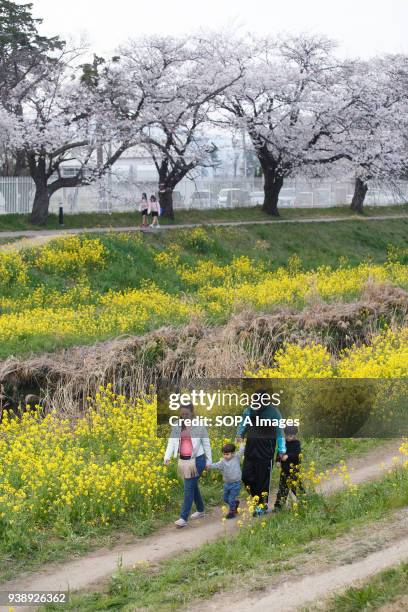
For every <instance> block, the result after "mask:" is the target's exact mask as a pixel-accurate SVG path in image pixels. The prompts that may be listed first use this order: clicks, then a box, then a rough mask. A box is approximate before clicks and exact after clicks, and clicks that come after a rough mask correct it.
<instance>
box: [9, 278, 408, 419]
mask: <svg viewBox="0 0 408 612" xmlns="http://www.w3.org/2000/svg"><path fill="white" fill-rule="evenodd" d="M407 320H408V293H407V292H406V291H404V290H403V289H399V288H396V287H391V286H388V285H382V286H378V285H377V286H374V285H368V286H367V288H366V291H365V293H364V295H363V297H362V298H361V299H360V300H359V301H356V302H352V303H341V302H338V303H335V304H326V303H323V302H318V301H315V302H314V303H313V304H311V305H309V306H307V307H306V308H305V309H304V310H302V311H301V312H295V311H294V310H292V309H290V308H286V309H283V308H281V309H279V310H278V311H276V312H274V313H273V314H259V313H255V312H253V311H250V310H243V311H242V312H240V313H239V314H237V315H235V316H233V317H232V318H231V319H230V321H229V322H228V323H227V324H226V325H223V326H219V327H211V326H208V325H205V324H204V323H201V322H197V323H190V324H188V325H185V326H183V327H180V328H173V327H163V328H161V329H158V330H156V331H154V332H150V333H148V334H145V335H144V336H140V337H121V338H117V339H115V340H112V341H109V342H103V343H99V344H95V345H93V346H90V347H76V348H72V349H66V350H63V351H59V352H57V353H54V354H45V355H40V356H33V357H31V358H26V359H18V358H15V357H10V358H9V359H7V360H6V361H3V362H0V383H1V384H2V386H3V390H4V395H5V396H6V397H7V398H8V402H9V403H10V405H18V403H21V402H23V401H24V398H25V397H26V395H27V394H28V393H33V394H36V395H39V396H40V397H41V398H43V401H44V403H45V404H46V405H47V406H54V407H57V408H58V409H59V410H61V411H64V412H69V413H70V414H78V413H80V412H81V411H82V410H83V408H84V405H85V403H86V397H87V396H88V395H91V396H92V395H94V394H95V392H96V391H97V389H98V387H99V386H100V385H104V384H106V383H108V382H110V383H112V386H113V388H114V390H116V391H117V392H121V393H126V394H137V393H139V392H140V391H141V390H146V389H147V388H148V387H149V385H151V384H153V385H154V384H156V383H157V382H158V381H159V380H162V379H167V380H174V381H176V380H177V381H179V380H181V381H183V380H184V381H186V380H191V378H205V377H207V378H224V377H225V378H227V377H240V376H242V375H243V372H244V370H245V369H246V368H249V369H256V368H257V367H259V365H260V364H262V365H268V364H271V363H273V358H274V354H275V352H276V350H277V349H279V347H281V346H282V344H283V343H284V342H295V343H297V344H305V343H307V342H310V341H313V340H314V341H317V342H321V343H323V344H324V345H326V346H327V347H328V348H329V350H330V351H331V352H332V353H333V354H336V353H337V352H338V351H340V350H342V349H344V348H345V347H347V346H351V345H353V344H361V343H364V342H369V341H370V338H371V337H372V335H373V334H374V333H376V332H378V330H379V329H380V328H382V327H383V326H384V324H387V325H390V326H396V325H403V324H406V323H407Z"/></svg>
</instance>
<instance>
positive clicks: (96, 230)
mask: <svg viewBox="0 0 408 612" xmlns="http://www.w3.org/2000/svg"><path fill="white" fill-rule="evenodd" d="M390 219H408V215H407V214H405V215H403V214H397V215H373V216H372V217H360V216H358V215H347V216H344V217H306V218H300V219H271V220H268V219H262V220H260V221H211V220H208V221H207V222H201V223H179V224H174V225H161V226H160V228H158V229H150V228H149V229H148V230H142V229H141V228H140V227H139V226H135V225H133V226H125V227H83V228H82V227H81V228H73V229H68V228H64V229H60V230H55V229H54V230H43V229H39V230H19V231H1V230H0V238H34V237H39V236H44V237H45V236H48V237H49V238H48V239H49V240H52V238H56V237H58V236H62V235H63V234H64V235H66V234H105V233H109V232H140V231H147V232H149V233H151V232H153V233H154V232H157V231H160V232H161V231H163V230H177V229H191V228H194V227H203V226H205V225H217V226H240V225H273V224H275V225H276V224H279V225H281V224H288V223H289V224H293V223H337V222H341V221H357V222H358V221H360V222H367V221H387V220H390ZM6 246H7V245H6Z"/></svg>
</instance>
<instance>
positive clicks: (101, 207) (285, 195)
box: [0, 175, 408, 214]
mask: <svg viewBox="0 0 408 612" xmlns="http://www.w3.org/2000/svg"><path fill="white" fill-rule="evenodd" d="M353 191H354V181H353V180H344V181H340V180H316V179H313V180H307V179H303V178H296V179H292V180H287V181H285V182H284V186H283V187H282V190H281V192H280V195H279V207H280V208H302V207H303V208H306V207H307V208H325V207H326V208H327V207H329V206H348V205H350V203H351V199H352V196H353ZM143 192H146V193H147V195H148V196H150V195H151V194H156V195H157V181H154V180H146V181H143V182H141V181H138V182H136V181H132V180H130V179H126V180H118V179H117V177H115V176H112V175H110V176H107V177H105V178H104V180H103V181H100V182H98V183H95V184H93V185H86V186H80V187H75V188H69V189H68V188H65V189H60V190H59V191H57V192H56V193H55V194H54V195H53V196H52V198H51V204H50V212H54V213H57V212H58V209H59V207H60V206H62V207H63V208H64V212H65V213H67V214H75V213H81V212H106V213H112V212H126V211H134V210H136V209H137V207H138V205H139V202H140V199H141V195H142V193H143ZM34 193H35V187H34V182H33V181H32V179H31V178H29V177H0V214H9V213H17V214H27V213H29V212H30V211H31V208H32V204H33V200H34ZM263 197H264V193H263V179H262V178H250V179H245V178H211V179H210V178H208V179H205V178H204V179H203V178H201V179H196V180H189V179H184V180H183V181H181V182H180V183H179V185H177V188H176V189H175V191H174V194H173V203H174V207H175V208H176V209H190V208H201V209H209V208H237V207H240V206H242V207H244V206H258V205H260V204H262V202H263ZM407 201H408V181H401V182H399V183H398V185H393V186H392V187H391V186H387V185H385V184H375V185H370V189H369V191H368V193H367V196H366V200H365V204H367V205H371V206H386V205H390V204H403V203H406V202H407Z"/></svg>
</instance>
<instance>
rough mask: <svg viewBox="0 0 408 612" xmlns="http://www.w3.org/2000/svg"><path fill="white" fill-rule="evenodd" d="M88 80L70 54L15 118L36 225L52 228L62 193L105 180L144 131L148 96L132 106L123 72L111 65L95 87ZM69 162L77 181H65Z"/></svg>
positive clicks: (16, 139) (50, 71) (51, 68)
mask: <svg viewBox="0 0 408 612" xmlns="http://www.w3.org/2000/svg"><path fill="white" fill-rule="evenodd" d="M73 57H75V60H76V61H75V62H74V64H73V62H72V59H73ZM115 63H116V62H115V61H114V62H112V64H113V65H114V64H115ZM86 74H87V73H86V71H83V70H81V69H80V67H79V66H78V58H77V54H76V52H71V51H67V50H64V51H63V52H62V53H61V55H60V57H59V58H58V61H53V62H52V63H51V64H49V65H48V67H47V71H46V73H45V74H43V77H42V79H41V80H40V81H39V82H38V83H37V84H36V87H35V88H34V89H33V90H32V91H31V92H30V93H29V95H27V97H26V99H25V101H24V104H23V107H22V110H23V112H22V114H19V115H18V116H16V115H15V114H14V116H13V114H12V113H9V116H10V123H14V125H15V124H16V121H17V130H14V133H15V137H14V139H13V144H14V147H15V148H16V149H18V150H22V151H23V152H24V155H25V158H26V160H27V165H28V168H29V172H30V175H31V177H32V178H33V180H34V183H35V196H34V203H33V209H32V213H31V219H30V220H31V223H33V224H44V223H45V222H46V220H47V216H48V209H49V202H50V198H51V196H52V195H53V194H54V193H55V192H56V191H57V190H58V189H61V188H63V187H75V186H77V185H81V184H89V183H91V182H93V181H95V180H97V179H98V178H100V177H102V176H103V174H104V173H105V172H106V171H107V170H108V169H109V168H110V167H111V166H112V164H113V163H114V162H115V161H116V160H117V159H118V158H119V157H120V155H122V154H123V152H124V151H126V149H127V148H129V147H130V146H132V145H133V144H134V142H135V140H136V138H137V134H138V132H139V131H140V128H141V124H140V123H139V118H140V117H141V109H142V108H143V102H144V94H143V92H142V90H141V89H140V90H139V93H138V95H137V94H136V90H135V88H134V89H133V97H132V99H131V100H129V97H128V96H127V89H126V86H124V84H123V81H122V73H121V71H120V70H117V69H116V68H115V67H114V66H111V65H107V66H104V69H103V71H101V74H100V75H99V76H98V78H95V80H94V82H92V83H91V82H90V81H89V79H87V78H83V77H84V75H86ZM81 77H82V78H81ZM108 143H109V147H108V146H107V145H108ZM103 145H106V151H109V154H108V155H106V156H105V159H104V161H103V163H100V160H98V156H97V155H96V150H97V149H99V148H100V147H102V146H103ZM67 162H70V163H71V164H72V166H73V167H75V168H76V169H77V171H76V173H75V174H74V175H73V176H69V177H67V176H64V172H63V167H64V165H65V164H66V163H67Z"/></svg>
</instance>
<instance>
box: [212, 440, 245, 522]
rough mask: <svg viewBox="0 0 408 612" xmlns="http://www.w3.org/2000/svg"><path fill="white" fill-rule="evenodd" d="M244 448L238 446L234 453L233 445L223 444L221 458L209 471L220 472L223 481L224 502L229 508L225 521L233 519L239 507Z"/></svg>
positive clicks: (242, 445) (234, 447)
mask: <svg viewBox="0 0 408 612" xmlns="http://www.w3.org/2000/svg"><path fill="white" fill-rule="evenodd" d="M244 450H245V446H244V444H241V445H240V448H239V451H238V452H237V453H236V452H235V451H236V446H235V444H224V446H223V447H222V456H223V458H222V459H221V460H220V461H217V463H211V464H210V466H209V467H210V469H213V470H220V472H222V476H223V480H224V502H225V503H226V504H228V506H229V512H228V514H227V516H226V518H227V519H232V518H234V517H235V516H236V515H237V513H238V511H237V509H238V506H239V499H238V496H239V492H240V490H241V477H242V471H241V457H242V455H243V454H244Z"/></svg>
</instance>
